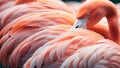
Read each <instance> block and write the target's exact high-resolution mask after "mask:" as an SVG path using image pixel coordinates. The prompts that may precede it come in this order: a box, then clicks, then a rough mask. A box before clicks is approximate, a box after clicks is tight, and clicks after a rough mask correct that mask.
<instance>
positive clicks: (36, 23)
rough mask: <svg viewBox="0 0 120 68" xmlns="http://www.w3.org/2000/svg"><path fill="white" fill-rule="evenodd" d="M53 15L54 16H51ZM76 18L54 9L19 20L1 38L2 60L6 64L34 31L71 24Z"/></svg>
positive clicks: (0, 56) (0, 57)
mask: <svg viewBox="0 0 120 68" xmlns="http://www.w3.org/2000/svg"><path fill="white" fill-rule="evenodd" d="M56 14H57V15H56ZM51 15H52V17H50V16H51ZM75 19H76V18H75V17H74V16H73V15H71V14H69V13H66V12H63V11H58V10H53V11H51V12H43V13H36V14H34V15H32V16H30V17H27V18H25V19H23V20H20V21H17V23H16V24H15V25H14V27H13V28H12V29H11V30H10V31H9V32H8V33H7V34H6V35H4V36H3V37H2V38H1V39H0V44H1V47H2V48H1V52H0V54H1V55H0V60H1V62H2V63H3V64H4V66H5V65H6V62H7V60H8V59H9V56H10V55H11V53H12V52H13V51H14V49H15V48H16V47H17V46H18V44H19V43H21V42H22V41H23V40H24V39H26V38H28V37H30V36H31V35H33V34H34V33H36V32H38V31H41V30H43V29H46V28H49V26H53V25H58V24H68V25H69V23H70V22H71V23H73V22H74V20H75Z"/></svg>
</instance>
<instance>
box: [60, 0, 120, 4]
mask: <svg viewBox="0 0 120 68" xmlns="http://www.w3.org/2000/svg"><path fill="white" fill-rule="evenodd" d="M62 1H64V2H66V1H77V2H80V1H82V0H62ZM110 1H112V2H113V3H115V4H116V3H119V2H120V0H110Z"/></svg>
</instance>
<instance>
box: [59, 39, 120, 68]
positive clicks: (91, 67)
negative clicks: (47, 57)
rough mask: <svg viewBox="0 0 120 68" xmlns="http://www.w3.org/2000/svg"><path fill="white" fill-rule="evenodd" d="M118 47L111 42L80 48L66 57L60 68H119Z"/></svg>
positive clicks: (101, 42) (119, 48) (106, 41)
mask: <svg viewBox="0 0 120 68" xmlns="http://www.w3.org/2000/svg"><path fill="white" fill-rule="evenodd" d="M119 52H120V46H119V45H118V44H116V43H115V42H113V41H111V40H100V41H98V42H97V43H96V44H95V45H92V46H88V47H82V48H80V49H78V50H77V51H76V52H75V53H74V54H73V55H71V56H70V57H68V58H67V59H66V60H65V61H64V62H63V63H62V65H61V67H60V68H119V67H120V61H119V60H120V53H119Z"/></svg>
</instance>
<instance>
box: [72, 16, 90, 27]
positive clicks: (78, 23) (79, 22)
mask: <svg viewBox="0 0 120 68" xmlns="http://www.w3.org/2000/svg"><path fill="white" fill-rule="evenodd" d="M89 16H90V14H87V15H86V16H85V17H84V18H82V19H78V20H76V21H75V23H74V25H73V26H72V29H77V28H83V29H87V26H86V23H87V20H88V18H89Z"/></svg>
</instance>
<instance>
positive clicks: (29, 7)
mask: <svg viewBox="0 0 120 68" xmlns="http://www.w3.org/2000/svg"><path fill="white" fill-rule="evenodd" d="M16 1H17V0H16ZM21 1H23V0H21ZM24 1H25V0H24ZM26 1H27V0H26ZM56 5H58V6H56ZM63 7H64V8H63ZM47 9H51V10H61V11H66V12H68V13H71V14H73V15H75V12H74V11H73V10H72V9H71V8H69V7H68V6H67V5H66V4H64V3H63V2H62V1H54V0H40V1H37V2H30V3H25V4H19V5H14V6H13V7H11V8H8V9H7V10H5V11H2V12H1V13H0V30H1V29H2V28H3V27H4V26H6V25H7V24H8V23H10V22H12V21H13V20H15V19H17V18H18V17H20V16H22V15H25V14H29V13H34V12H37V11H40V10H47ZM3 31H4V30H3Z"/></svg>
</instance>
